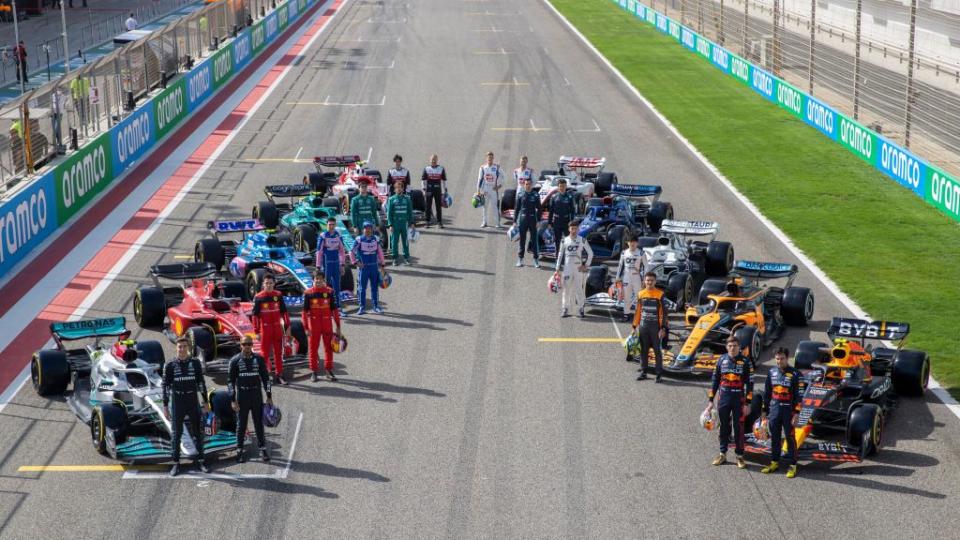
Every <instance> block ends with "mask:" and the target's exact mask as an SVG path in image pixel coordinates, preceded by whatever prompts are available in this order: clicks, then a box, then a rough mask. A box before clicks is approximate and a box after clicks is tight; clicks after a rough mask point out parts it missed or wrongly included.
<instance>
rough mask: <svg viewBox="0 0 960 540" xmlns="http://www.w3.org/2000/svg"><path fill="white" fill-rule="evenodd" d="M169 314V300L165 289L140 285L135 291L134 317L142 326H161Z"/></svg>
mask: <svg viewBox="0 0 960 540" xmlns="http://www.w3.org/2000/svg"><path fill="white" fill-rule="evenodd" d="M166 316H167V301H166V299H165V298H164V296H163V289H161V288H159V287H140V288H139V289H137V291H136V292H135V293H133V318H134V319H136V321H137V324H139V325H140V328H159V327H161V326H163V319H164V318H165V317H166Z"/></svg>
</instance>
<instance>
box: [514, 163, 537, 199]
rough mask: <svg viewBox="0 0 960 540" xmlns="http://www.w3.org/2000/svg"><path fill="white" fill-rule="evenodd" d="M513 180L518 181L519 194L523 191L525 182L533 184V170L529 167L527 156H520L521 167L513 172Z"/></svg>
mask: <svg viewBox="0 0 960 540" xmlns="http://www.w3.org/2000/svg"><path fill="white" fill-rule="evenodd" d="M513 179H514V180H516V181H517V193H520V190H522V189H523V181H524V180H530V181H531V182H533V169H531V168H530V167H527V156H520V166H519V167H517V168H516V169H514V170H513Z"/></svg>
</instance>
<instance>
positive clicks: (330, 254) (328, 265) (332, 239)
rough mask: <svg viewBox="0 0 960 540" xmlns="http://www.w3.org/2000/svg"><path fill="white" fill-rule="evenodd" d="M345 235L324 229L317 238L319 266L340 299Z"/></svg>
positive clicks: (344, 258)
mask: <svg viewBox="0 0 960 540" xmlns="http://www.w3.org/2000/svg"><path fill="white" fill-rule="evenodd" d="M346 254H347V253H346V249H345V247H344V245H343V237H342V236H340V233H339V232H337V231H333V232H330V231H323V232H322V233H321V234H320V239H319V240H317V268H320V269H322V270H323V275H324V277H325V278H326V280H327V283H328V284H329V285H330V288H331V289H333V292H334V293H335V294H336V295H337V301H340V272H341V270H340V265H342V264H343V263H344V261H345V260H346Z"/></svg>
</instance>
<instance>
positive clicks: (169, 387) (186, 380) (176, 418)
mask: <svg viewBox="0 0 960 540" xmlns="http://www.w3.org/2000/svg"><path fill="white" fill-rule="evenodd" d="M198 393H199V394H200V398H199V399H198V398H197V394H198ZM171 398H172V399H171ZM201 401H202V402H203V404H204V405H206V404H207V383H206V382H205V381H204V380H203V367H202V366H201V365H200V361H199V360H197V359H196V358H188V359H186V360H179V359H177V360H174V361H172V362H167V364H166V366H164V368H163V406H164V407H169V409H170V427H171V429H172V430H173V434H172V436H171V438H170V445H171V446H172V448H171V457H172V458H173V461H175V462H176V461H180V437H181V436H182V435H183V423H184V420H185V419H186V418H187V417H189V418H190V425H189V428H188V429H189V430H190V436H191V437H193V440H194V441H195V442H196V445H197V457H198V459H199V460H200V461H203V430H202V429H200V419H201V410H200V402H201Z"/></svg>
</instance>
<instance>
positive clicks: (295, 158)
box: [293, 146, 303, 161]
mask: <svg viewBox="0 0 960 540" xmlns="http://www.w3.org/2000/svg"><path fill="white" fill-rule="evenodd" d="M300 152H303V147H302V146H301V147H300V149H299V150H297V155H295V156H293V161H297V160H298V159H300Z"/></svg>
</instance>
